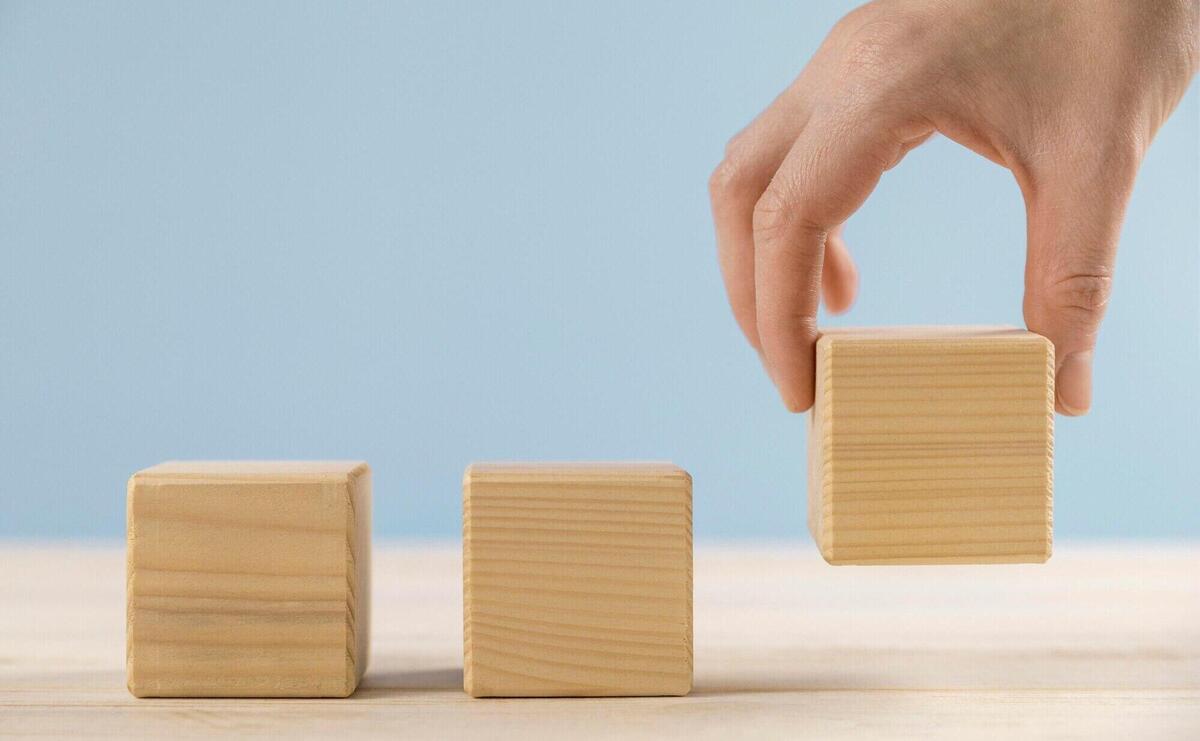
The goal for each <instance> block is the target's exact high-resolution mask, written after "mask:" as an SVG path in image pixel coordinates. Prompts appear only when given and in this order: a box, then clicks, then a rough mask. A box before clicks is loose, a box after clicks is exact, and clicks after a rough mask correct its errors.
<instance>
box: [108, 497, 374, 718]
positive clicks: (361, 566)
mask: <svg viewBox="0 0 1200 741" xmlns="http://www.w3.org/2000/svg"><path fill="white" fill-rule="evenodd" d="M357 485H358V486H359V487H360V488H359V490H358V491H357V492H355V491H352V489H353V488H354V487H352V485H351V481H350V479H349V478H342V479H341V480H340V481H339V480H336V479H330V478H325V479H323V480H313V481H297V480H294V479H289V480H286V481H272V480H270V479H269V478H265V477H261V476H260V477H258V478H257V479H256V480H253V481H249V480H230V479H222V478H220V477H217V478H212V479H205V478H203V477H195V476H193V477H189V478H187V479H176V478H171V477H158V476H154V475H146V476H143V475H141V474H139V475H135V476H134V478H133V479H132V480H131V481H130V485H129V491H128V504H127V517H128V543H127V587H126V590H127V594H126V598H127V603H126V611H127V612H126V617H127V622H126V667H127V678H128V685H129V690H130V692H131V693H133V694H134V695H135V696H138V697H344V696H346V695H348V694H350V693H351V692H353V690H354V688H355V686H356V685H357V682H358V678H359V677H360V676H361V668H360V664H361V663H365V662H364V659H365V639H366V632H365V628H366V626H365V625H364V624H362V623H361V622H360V621H361V620H362V617H361V615H362V614H363V612H364V611H363V607H362V605H363V604H364V603H365V600H364V599H363V597H364V595H365V594H366V592H367V591H368V590H369V581H368V578H369V571H368V569H369V566H368V565H367V563H366V562H365V561H364V560H363V557H362V556H363V554H364V553H365V550H366V549H367V548H369V527H368V528H365V529H363V530H362V531H361V532H360V528H361V525H362V522H363V518H364V516H365V517H368V518H369V514H370V508H369V495H370V489H369V474H368V478H367V481H366V486H365V487H362V481H361V479H360V480H359V481H358V482H357ZM364 502H365V504H366V506H365V507H364V506H363V504H364ZM364 538H366V539H364Z"/></svg>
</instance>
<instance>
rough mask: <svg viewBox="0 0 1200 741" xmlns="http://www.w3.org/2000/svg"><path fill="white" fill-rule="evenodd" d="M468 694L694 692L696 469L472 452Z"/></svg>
mask: <svg viewBox="0 0 1200 741" xmlns="http://www.w3.org/2000/svg"><path fill="white" fill-rule="evenodd" d="M463 613H464V614H463V626H464V641H463V644H464V652H463V653H464V658H463V664H464V677H463V684H464V688H465V689H466V691H467V693H468V694H470V695H472V696H474V697H552V696H580V697H581V696H604V695H625V696H629V695H686V694H687V693H688V692H690V691H691V687H692V479H691V477H690V476H689V475H688V474H687V472H685V471H683V470H682V469H680V468H678V467H676V466H672V465H669V464H655V463H643V464H638V463H621V464H616V463H614V464H478V463H477V464H474V465H472V466H471V467H469V468H468V469H467V472H466V474H465V476H464V480H463Z"/></svg>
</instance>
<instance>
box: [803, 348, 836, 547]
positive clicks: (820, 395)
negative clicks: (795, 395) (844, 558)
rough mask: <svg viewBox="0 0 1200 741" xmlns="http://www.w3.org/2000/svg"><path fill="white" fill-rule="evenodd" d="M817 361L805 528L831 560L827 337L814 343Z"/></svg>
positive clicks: (830, 451) (828, 357)
mask: <svg viewBox="0 0 1200 741" xmlns="http://www.w3.org/2000/svg"><path fill="white" fill-rule="evenodd" d="M816 361H817V362H816V375H815V393H814V396H813V406H812V412H811V414H810V415H809V426H808V529H809V532H810V533H811V534H812V537H813V541H814V542H815V543H816V544H817V548H818V549H819V550H820V552H821V557H822V558H824V559H825V560H826V561H830V559H831V558H832V553H831V548H832V546H833V531H832V527H831V523H832V518H831V517H830V515H831V514H832V510H831V507H832V504H831V501H830V491H831V486H830V481H829V480H828V479H827V474H828V473H829V471H830V470H831V469H832V467H831V466H827V465H826V463H827V462H828V461H829V460H830V457H831V455H832V453H833V449H832V446H833V439H832V437H831V436H830V435H829V419H830V402H831V401H832V378H831V375H830V366H831V362H832V353H831V352H830V347H829V340H828V338H821V339H820V340H818V341H817V351H816Z"/></svg>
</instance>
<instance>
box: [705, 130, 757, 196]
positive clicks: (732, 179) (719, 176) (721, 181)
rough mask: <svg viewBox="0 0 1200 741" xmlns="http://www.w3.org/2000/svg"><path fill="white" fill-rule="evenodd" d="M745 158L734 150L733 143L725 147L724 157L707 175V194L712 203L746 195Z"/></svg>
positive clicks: (747, 186) (747, 170) (748, 180)
mask: <svg viewBox="0 0 1200 741" xmlns="http://www.w3.org/2000/svg"><path fill="white" fill-rule="evenodd" d="M744 162H745V158H744V157H743V156H741V154H740V153H738V152H737V151H735V149H734V145H732V144H730V146H728V147H726V149H725V158H724V159H722V160H721V162H720V164H718V165H717V166H716V168H715V169H714V170H713V171H712V174H711V175H709V177H708V194H709V196H710V197H711V198H712V200H713V202H714V203H725V202H729V201H732V200H736V199H739V198H744V197H746V193H747V192H748V190H749V188H750V177H749V174H748V172H749V168H747V167H746V166H745V164H744Z"/></svg>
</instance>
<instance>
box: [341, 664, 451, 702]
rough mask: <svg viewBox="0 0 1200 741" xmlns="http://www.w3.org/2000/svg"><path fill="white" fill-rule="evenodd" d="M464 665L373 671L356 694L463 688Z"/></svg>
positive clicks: (368, 674)
mask: <svg viewBox="0 0 1200 741" xmlns="http://www.w3.org/2000/svg"><path fill="white" fill-rule="evenodd" d="M462 687H463V670H462V667H446V668H444V669H417V670H413V671H398V670H393V669H386V670H382V671H377V672H376V671H371V670H370V669H367V676H365V677H363V681H362V684H361V685H360V686H359V688H358V692H356V693H355V695H361V694H362V693H364V692H370V693H372V694H388V693H390V692H393V691H399V692H406V691H407V692H411V691H413V690H460V691H461V690H462Z"/></svg>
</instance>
